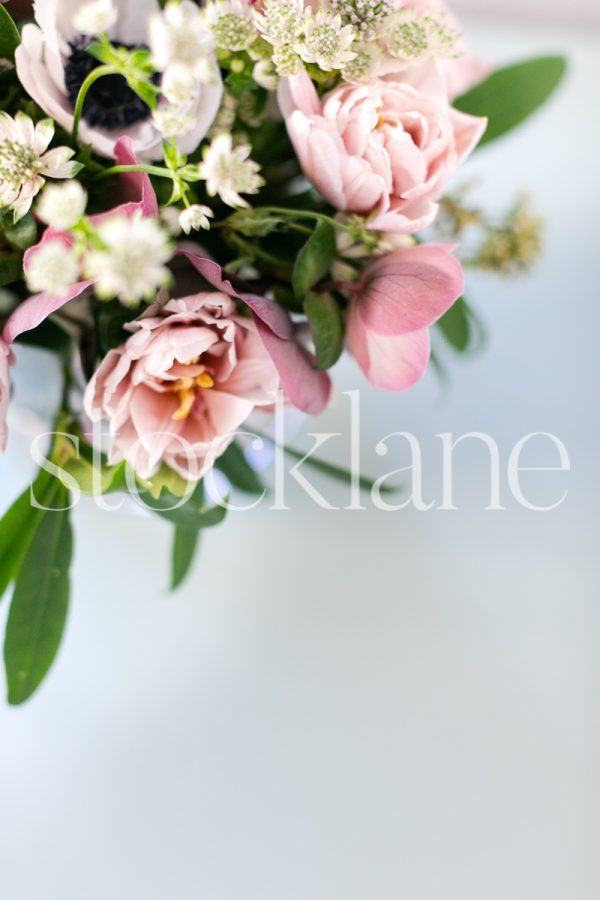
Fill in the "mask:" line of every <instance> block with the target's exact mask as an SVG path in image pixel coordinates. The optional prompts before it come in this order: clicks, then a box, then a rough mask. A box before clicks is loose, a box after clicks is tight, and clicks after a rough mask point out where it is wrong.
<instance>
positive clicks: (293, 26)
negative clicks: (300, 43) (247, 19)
mask: <svg viewBox="0 0 600 900" xmlns="http://www.w3.org/2000/svg"><path fill="white" fill-rule="evenodd" d="M304 16H305V8H304V0H264V3H263V6H262V10H261V11H260V12H255V13H254V21H255V22H256V26H257V28H258V30H259V31H260V33H261V34H262V36H263V37H264V39H265V40H266V41H268V42H269V43H270V44H273V45H274V46H278V45H280V44H284V45H285V44H288V45H289V44H292V43H294V41H296V40H297V39H298V38H299V37H300V35H301V34H302V29H303V23H304Z"/></svg>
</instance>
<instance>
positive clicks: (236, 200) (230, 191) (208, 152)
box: [199, 133, 264, 207]
mask: <svg viewBox="0 0 600 900" xmlns="http://www.w3.org/2000/svg"><path fill="white" fill-rule="evenodd" d="M250 150H251V147H250V146H249V145H247V144H240V145H239V146H237V147H233V146H232V138H231V135H230V134H225V133H224V134H219V135H217V137H215V138H214V139H213V141H212V142H211V144H210V146H209V147H207V148H206V149H205V150H204V153H203V157H202V162H201V163H200V166H199V172H200V177H201V178H203V179H204V180H205V181H206V190H207V192H208V194H209V196H210V197H215V196H216V195H218V196H219V197H220V198H221V200H222V201H223V203H226V204H227V206H233V207H236V206H248V205H249V204H248V203H247V202H246V201H245V200H244V199H243V198H242V197H240V194H256V193H258V191H259V190H260V188H261V187H262V185H263V184H264V180H263V179H262V178H261V176H260V175H259V174H258V171H259V169H260V166H259V165H258V163H255V162H254V161H253V160H251V159H249V158H248V157H249V156H250Z"/></svg>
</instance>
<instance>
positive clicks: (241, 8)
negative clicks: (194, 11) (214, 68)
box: [202, 0, 259, 51]
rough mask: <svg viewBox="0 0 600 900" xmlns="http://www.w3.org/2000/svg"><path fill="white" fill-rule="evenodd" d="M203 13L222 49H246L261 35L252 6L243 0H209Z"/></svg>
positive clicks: (217, 43)
mask: <svg viewBox="0 0 600 900" xmlns="http://www.w3.org/2000/svg"><path fill="white" fill-rule="evenodd" d="M202 15H203V18H204V21H205V22H206V24H207V26H208V28H210V31H211V33H212V35H213V38H214V41H215V44H216V45H217V47H218V48H219V49H221V50H231V51H238V50H246V49H247V48H248V47H249V46H250V45H251V44H253V43H254V41H255V40H256V39H257V37H258V35H259V33H258V29H257V27H256V23H255V21H254V17H253V14H252V7H251V6H250V5H249V4H247V3H244V2H242V0H208V2H207V3H206V4H205V6H204V8H203V10H202Z"/></svg>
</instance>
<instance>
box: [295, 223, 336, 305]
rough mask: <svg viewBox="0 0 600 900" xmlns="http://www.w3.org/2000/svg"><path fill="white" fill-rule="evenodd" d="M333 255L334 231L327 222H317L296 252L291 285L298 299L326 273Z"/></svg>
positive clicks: (302, 297)
mask: <svg viewBox="0 0 600 900" xmlns="http://www.w3.org/2000/svg"><path fill="white" fill-rule="evenodd" d="M334 256H335V232H334V230H333V226H332V225H330V224H329V223H328V222H319V223H318V225H317V226H316V228H315V230H314V231H313V233H312V234H311V236H310V237H309V239H308V240H307V242H306V244H305V245H304V247H303V248H302V250H301V251H300V253H299V254H298V258H297V260H296V264H295V266H294V271H293V274H292V287H293V288H294V293H295V294H296V297H297V298H298V299H299V300H303V299H304V297H306V295H307V294H308V292H309V291H310V289H311V288H312V287H314V286H315V284H317V282H319V281H320V280H321V279H322V278H324V277H325V275H327V273H328V272H329V270H330V268H331V263H332V262H333V258H334Z"/></svg>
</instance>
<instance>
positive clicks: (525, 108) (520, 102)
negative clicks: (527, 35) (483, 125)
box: [454, 56, 567, 147]
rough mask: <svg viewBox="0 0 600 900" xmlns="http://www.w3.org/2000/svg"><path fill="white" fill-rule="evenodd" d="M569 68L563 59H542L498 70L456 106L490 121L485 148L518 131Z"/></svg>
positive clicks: (556, 57)
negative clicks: (509, 133)
mask: <svg viewBox="0 0 600 900" xmlns="http://www.w3.org/2000/svg"><path fill="white" fill-rule="evenodd" d="M566 69H567V65H566V60H565V59H564V57H562V56H543V57H539V58H538V59H530V60H527V61H526V62H522V63H517V64H516V65H514V66H508V67H507V68H504V69H498V70H497V71H496V72H494V73H493V74H492V75H490V77H489V78H487V79H486V80H485V81H483V82H482V83H481V84H478V85H477V86H476V87H474V88H473V90H471V91H469V92H468V93H467V94H464V95H463V96H462V97H459V98H458V99H457V100H455V101H454V106H455V107H456V108H457V109H459V110H460V111H461V112H464V113H469V114H470V115H472V116H487V117H488V118H489V123H488V127H487V131H486V133H485V134H484V136H483V138H482V140H481V142H480V144H479V146H480V147H482V146H484V145H485V144H489V143H490V142H491V141H494V140H496V139H497V138H499V137H501V136H502V135H504V134H506V133H507V132H508V131H511V130H512V129H513V128H516V127H517V125H520V124H521V122H524V121H525V119H527V118H528V117H529V116H530V115H532V113H534V112H535V111H536V110H537V109H539V107H540V106H542V105H543V104H544V103H545V102H546V100H548V98H549V97H550V96H551V94H552V93H553V92H554V91H555V90H556V88H557V87H558V85H559V84H560V82H561V81H562V79H563V77H564V75H565V72H566Z"/></svg>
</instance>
